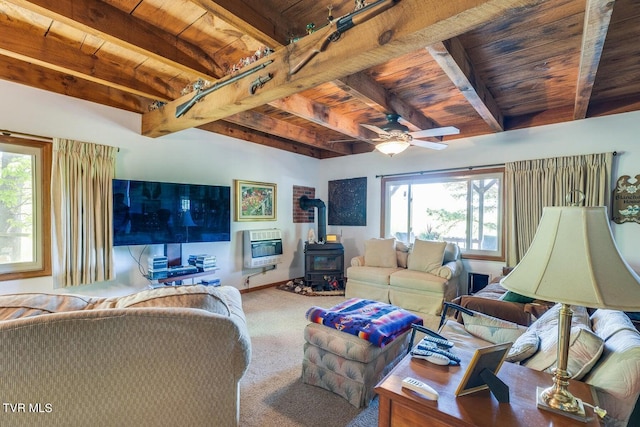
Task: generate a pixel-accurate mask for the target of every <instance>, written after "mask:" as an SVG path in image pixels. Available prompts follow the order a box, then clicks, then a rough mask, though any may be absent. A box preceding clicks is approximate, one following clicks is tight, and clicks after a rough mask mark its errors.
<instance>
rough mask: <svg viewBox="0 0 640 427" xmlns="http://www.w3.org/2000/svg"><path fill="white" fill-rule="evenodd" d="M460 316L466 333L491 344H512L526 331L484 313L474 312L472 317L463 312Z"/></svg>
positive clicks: (521, 327) (515, 324)
mask: <svg viewBox="0 0 640 427" xmlns="http://www.w3.org/2000/svg"><path fill="white" fill-rule="evenodd" d="M460 314H461V315H462V320H463V324H464V328H465V329H466V330H467V332H469V333H470V334H473V335H475V336H477V337H480V338H482V339H483V340H485V341H489V342H491V343H493V344H502V343H505V342H514V341H516V340H517V339H518V338H519V337H520V335H522V334H523V333H524V332H525V331H526V330H527V328H526V327H524V326H521V325H518V324H517V323H514V322H509V321H507V320H502V319H499V318H497V317H493V316H488V315H486V314H484V313H478V312H474V313H473V316H470V315H468V314H466V313H464V312H460Z"/></svg>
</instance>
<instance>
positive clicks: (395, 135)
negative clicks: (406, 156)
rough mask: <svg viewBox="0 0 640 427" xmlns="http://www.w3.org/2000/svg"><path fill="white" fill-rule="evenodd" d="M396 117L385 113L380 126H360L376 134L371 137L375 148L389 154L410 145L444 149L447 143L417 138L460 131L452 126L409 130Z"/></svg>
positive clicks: (453, 133)
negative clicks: (375, 136)
mask: <svg viewBox="0 0 640 427" xmlns="http://www.w3.org/2000/svg"><path fill="white" fill-rule="evenodd" d="M398 119H400V116H399V115H398V114H394V113H389V114H387V124H386V125H384V126H383V127H381V128H380V127H378V126H374V125H368V124H361V126H363V127H365V128H367V129H369V130H371V131H373V132H375V133H377V134H378V138H375V139H372V141H373V142H377V143H378V144H376V149H378V150H379V151H381V152H383V153H385V154H388V155H390V156H393V155H394V154H398V153H400V152H402V151H404V150H406V149H407V148H409V146H410V145H416V146H419V147H424V148H430V149H432V150H444V149H445V148H447V144H444V143H442V142H434V141H422V140H420V139H419V138H428V137H435V136H445V135H457V134H459V133H460V129H458V128H456V127H454V126H445V127H440V128H434V129H426V130H421V131H417V132H409V128H408V127H406V126H405V125H403V124H401V123H399V122H398Z"/></svg>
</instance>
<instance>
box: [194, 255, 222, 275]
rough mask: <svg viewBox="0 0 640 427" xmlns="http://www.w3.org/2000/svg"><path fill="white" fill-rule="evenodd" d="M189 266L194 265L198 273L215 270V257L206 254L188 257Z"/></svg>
mask: <svg viewBox="0 0 640 427" xmlns="http://www.w3.org/2000/svg"><path fill="white" fill-rule="evenodd" d="M189 264H191V265H195V266H196V267H197V268H198V271H209V270H214V269H215V268H216V257H215V256H214V255H207V254H200V255H189Z"/></svg>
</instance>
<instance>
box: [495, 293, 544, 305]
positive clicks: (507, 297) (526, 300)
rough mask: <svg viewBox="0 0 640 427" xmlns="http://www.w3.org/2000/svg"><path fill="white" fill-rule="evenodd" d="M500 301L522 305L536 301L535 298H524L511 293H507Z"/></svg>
mask: <svg viewBox="0 0 640 427" xmlns="http://www.w3.org/2000/svg"><path fill="white" fill-rule="evenodd" d="M500 299H501V300H502V301H510V302H519V303H522V304H529V303H530V302H534V301H535V300H536V299H535V298H530V297H525V296H524V295H520V294H517V293H515V292H511V291H507V292H506V293H505V294H504V295H503V296H502V298H500Z"/></svg>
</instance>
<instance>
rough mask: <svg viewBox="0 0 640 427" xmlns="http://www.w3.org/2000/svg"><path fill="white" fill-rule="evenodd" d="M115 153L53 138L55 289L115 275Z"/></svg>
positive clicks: (52, 183)
mask: <svg viewBox="0 0 640 427" xmlns="http://www.w3.org/2000/svg"><path fill="white" fill-rule="evenodd" d="M117 151H118V149H117V148H116V147H110V146H105V145H98V144H90V143H85V142H79V141H72V140H68V139H61V138H54V140H53V165H52V171H51V204H52V225H53V242H54V244H53V268H54V271H53V279H54V284H55V286H56V287H68V286H77V285H82V284H87V283H93V282H99V281H104V280H110V279H113V278H114V277H115V272H114V266H113V254H112V252H113V251H112V247H113V238H112V235H111V216H112V209H111V204H112V189H111V180H112V179H113V176H114V170H115V155H116V153H117Z"/></svg>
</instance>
